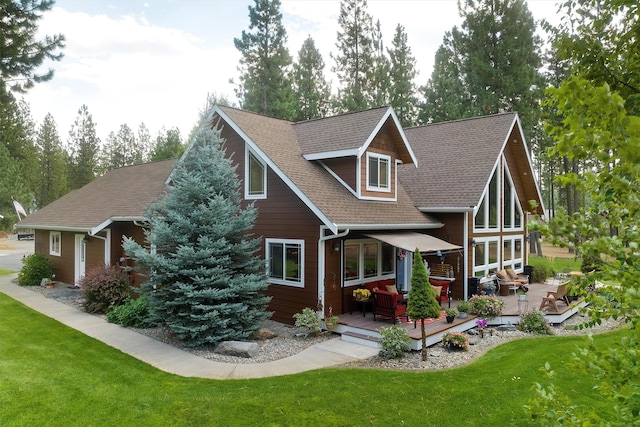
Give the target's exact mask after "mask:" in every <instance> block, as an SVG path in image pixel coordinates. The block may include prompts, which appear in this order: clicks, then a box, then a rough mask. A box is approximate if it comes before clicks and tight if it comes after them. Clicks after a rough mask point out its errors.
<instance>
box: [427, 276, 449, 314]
mask: <svg viewBox="0 0 640 427" xmlns="http://www.w3.org/2000/svg"><path fill="white" fill-rule="evenodd" d="M429 283H431V285H433V286H440V295H436V300H437V301H438V302H439V303H440V305H442V303H443V302H448V303H449V308H451V289H450V288H449V285H450V284H451V282H449V281H448V280H436V279H429Z"/></svg>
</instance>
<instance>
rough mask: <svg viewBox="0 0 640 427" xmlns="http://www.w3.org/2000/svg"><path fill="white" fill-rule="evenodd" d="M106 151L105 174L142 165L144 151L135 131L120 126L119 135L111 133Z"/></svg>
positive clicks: (125, 126) (105, 147)
mask: <svg viewBox="0 0 640 427" xmlns="http://www.w3.org/2000/svg"><path fill="white" fill-rule="evenodd" d="M103 150H104V159H103V161H104V165H103V167H102V170H103V171H104V172H106V171H110V170H112V169H117V168H121V167H123V166H131V165H137V164H140V163H142V159H143V156H144V149H143V147H142V145H141V143H140V141H139V140H138V139H137V138H136V135H135V133H134V132H133V130H132V129H131V128H130V127H129V126H128V125H126V124H123V125H120V129H119V130H118V133H113V132H110V133H109V136H108V137H107V141H106V144H105V146H104V148H103Z"/></svg>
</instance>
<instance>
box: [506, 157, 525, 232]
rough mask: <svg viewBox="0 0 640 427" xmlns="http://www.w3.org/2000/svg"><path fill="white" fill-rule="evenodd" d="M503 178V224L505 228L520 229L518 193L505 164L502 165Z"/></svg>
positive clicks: (520, 218) (520, 212) (520, 213)
mask: <svg viewBox="0 0 640 427" xmlns="http://www.w3.org/2000/svg"><path fill="white" fill-rule="evenodd" d="M503 176H504V179H503V183H502V191H503V195H502V197H503V200H504V202H503V203H504V204H503V206H502V209H503V212H502V215H503V222H504V224H503V226H504V228H505V229H510V230H515V229H519V230H521V229H522V208H521V207H520V203H518V195H517V194H516V189H515V187H514V185H513V181H512V179H511V174H510V173H509V169H508V168H507V165H505V166H504V174H503Z"/></svg>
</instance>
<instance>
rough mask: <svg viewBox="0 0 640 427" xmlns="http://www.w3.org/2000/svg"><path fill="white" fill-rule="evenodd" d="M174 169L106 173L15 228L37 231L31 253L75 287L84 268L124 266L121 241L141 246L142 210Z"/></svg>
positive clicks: (153, 166) (154, 166)
mask: <svg viewBox="0 0 640 427" xmlns="http://www.w3.org/2000/svg"><path fill="white" fill-rule="evenodd" d="M174 164H175V160H166V161H162V162H155V163H147V164H143V165H137V166H127V167H123V168H120V169H115V170H112V171H109V172H107V173H106V174H105V175H103V176H102V177H100V178H98V179H96V180H94V181H92V182H90V183H89V184H87V185H85V186H84V187H82V188H80V189H77V190H74V191H71V192H70V193H68V194H66V195H64V196H63V197H61V198H59V199H58V200H56V201H54V202H52V203H50V204H49V205H47V206H45V207H44V208H42V209H40V210H38V211H36V212H34V213H33V214H31V215H29V216H27V217H26V218H25V219H24V220H22V221H21V222H20V223H19V226H20V227H26V228H31V229H34V230H35V242H34V245H35V247H34V250H35V252H36V253H41V254H43V255H45V256H46V257H47V258H49V259H50V260H51V261H53V263H54V265H55V267H56V279H57V280H59V281H62V282H64V283H73V284H77V283H78V281H79V280H80V278H81V277H82V276H84V274H85V271H86V268H87V267H90V266H92V265H100V264H105V265H116V264H119V263H122V262H124V260H125V259H126V257H125V254H124V253H123V250H122V238H123V237H124V236H127V237H132V238H134V239H136V240H137V241H144V229H143V222H144V220H145V208H146V206H148V205H149V204H150V203H151V202H152V201H153V200H154V199H157V198H160V197H162V195H163V194H164V191H165V181H166V180H167V177H168V176H169V174H170V172H171V170H172V169H173V166H174ZM141 280H142V279H141V278H137V277H136V278H135V281H136V282H137V283H140V281H141Z"/></svg>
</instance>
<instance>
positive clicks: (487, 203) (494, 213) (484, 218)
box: [474, 171, 500, 230]
mask: <svg viewBox="0 0 640 427" xmlns="http://www.w3.org/2000/svg"><path fill="white" fill-rule="evenodd" d="M497 175H498V173H497V171H495V172H494V173H493V176H492V177H491V181H490V182H489V186H488V187H487V188H486V190H485V192H484V195H483V196H482V202H481V203H480V208H478V212H477V213H476V217H475V222H474V226H475V227H474V228H475V229H476V230H483V229H484V230H488V229H497V228H498V213H499V206H500V198H499V197H498V194H499V193H498V176H497Z"/></svg>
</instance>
